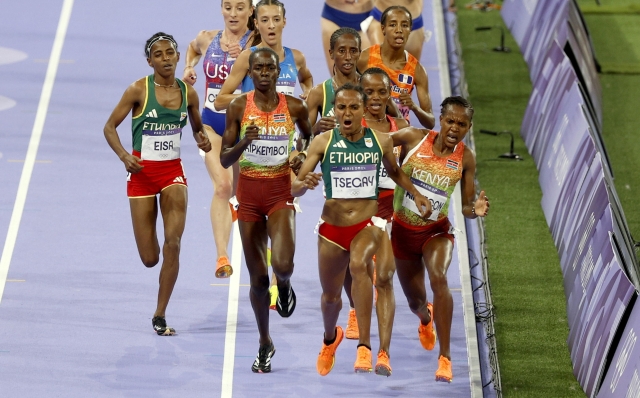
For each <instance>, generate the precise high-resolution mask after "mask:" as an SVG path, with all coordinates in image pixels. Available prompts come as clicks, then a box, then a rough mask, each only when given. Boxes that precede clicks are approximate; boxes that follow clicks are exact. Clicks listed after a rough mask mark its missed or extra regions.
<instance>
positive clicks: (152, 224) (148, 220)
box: [129, 196, 160, 267]
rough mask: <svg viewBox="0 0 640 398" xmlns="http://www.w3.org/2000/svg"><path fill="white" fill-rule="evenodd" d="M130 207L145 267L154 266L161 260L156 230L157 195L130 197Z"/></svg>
mask: <svg viewBox="0 0 640 398" xmlns="http://www.w3.org/2000/svg"><path fill="white" fill-rule="evenodd" d="M129 207H130V209H131V221H132V222H133V235H134V236H135V238H136V246H137V247H138V254H140V260H142V263H143V264H144V265H145V267H153V266H155V265H156V264H158V261H160V245H159V244H158V235H157V232H156V220H157V218H158V202H157V200H156V197H155V196H147V197H142V198H129Z"/></svg>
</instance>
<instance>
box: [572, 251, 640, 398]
mask: <svg viewBox="0 0 640 398" xmlns="http://www.w3.org/2000/svg"><path fill="white" fill-rule="evenodd" d="M605 242H606V244H605V245H604V246H603V247H602V250H601V251H600V252H599V253H598V252H596V251H594V252H593V261H594V264H593V271H592V274H591V277H590V278H589V279H588V280H587V279H586V278H585V280H584V282H583V283H582V284H579V283H576V284H575V287H576V289H575V290H574V291H573V292H572V294H576V295H578V296H579V297H581V300H580V305H579V308H578V314H576V323H575V324H574V325H570V331H569V339H568V343H569V347H570V350H571V358H572V361H573V368H574V374H575V376H576V378H577V379H578V382H579V383H580V385H581V386H582V388H583V389H584V391H585V393H586V394H587V396H589V397H595V396H596V393H597V389H598V386H599V385H600V381H601V379H602V376H603V372H604V366H605V363H606V359H607V356H608V354H609V350H610V349H611V344H612V341H613V338H614V336H615V334H616V331H617V330H618V327H619V326H620V319H621V318H622V315H623V314H624V312H625V311H626V309H627V306H628V305H629V302H630V300H631V297H632V296H633V294H634V292H635V289H634V288H633V285H632V284H631V282H630V281H629V279H628V278H627V276H626V275H625V273H624V271H623V270H622V268H621V267H620V262H619V259H618V257H617V256H616V253H615V252H614V250H613V243H612V241H611V239H606V240H605ZM592 243H595V244H598V243H601V242H595V239H594V241H593V242H592ZM596 255H597V257H596ZM571 298H572V297H571Z"/></svg>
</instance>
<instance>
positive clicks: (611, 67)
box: [600, 62, 640, 75]
mask: <svg viewBox="0 0 640 398" xmlns="http://www.w3.org/2000/svg"><path fill="white" fill-rule="evenodd" d="M600 67H601V69H602V72H601V73H604V74H608V75H640V64H620V63H607V62H600Z"/></svg>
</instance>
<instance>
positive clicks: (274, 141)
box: [244, 134, 289, 166]
mask: <svg viewBox="0 0 640 398" xmlns="http://www.w3.org/2000/svg"><path fill="white" fill-rule="evenodd" d="M258 137H259V138H258V139H257V140H255V141H252V142H251V143H250V144H249V146H248V147H247V149H245V150H244V158H245V159H246V160H248V161H249V162H251V163H254V164H258V165H262V166H279V165H281V164H283V163H286V162H288V161H289V136H288V135H262V134H261V135H259V136H258Z"/></svg>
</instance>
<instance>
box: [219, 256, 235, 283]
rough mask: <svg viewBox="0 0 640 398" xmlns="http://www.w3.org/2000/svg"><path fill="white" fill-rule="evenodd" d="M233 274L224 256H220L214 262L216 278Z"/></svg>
mask: <svg viewBox="0 0 640 398" xmlns="http://www.w3.org/2000/svg"><path fill="white" fill-rule="evenodd" d="M232 274H233V268H232V267H231V264H230V263H229V259H228V258H227V257H226V256H221V257H220V258H219V259H218V262H217V264H216V278H228V277H230V276H231V275H232Z"/></svg>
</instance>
